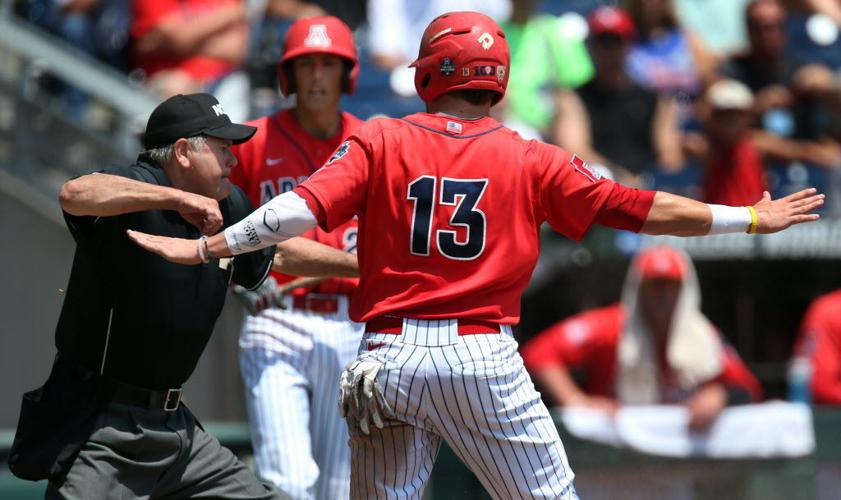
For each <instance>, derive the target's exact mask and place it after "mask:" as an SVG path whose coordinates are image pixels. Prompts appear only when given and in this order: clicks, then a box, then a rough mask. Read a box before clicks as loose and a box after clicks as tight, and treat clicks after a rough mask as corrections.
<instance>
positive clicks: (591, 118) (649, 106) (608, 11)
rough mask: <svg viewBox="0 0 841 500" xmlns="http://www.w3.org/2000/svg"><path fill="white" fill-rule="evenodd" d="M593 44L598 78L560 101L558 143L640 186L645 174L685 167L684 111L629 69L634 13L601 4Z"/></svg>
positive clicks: (592, 19) (592, 21) (593, 18)
mask: <svg viewBox="0 0 841 500" xmlns="http://www.w3.org/2000/svg"><path fill="white" fill-rule="evenodd" d="M588 26H589V36H588V40H587V42H588V47H589V49H590V54H591V56H592V59H593V64H594V66H595V68H596V70H595V75H594V77H593V78H592V79H591V80H590V81H588V82H587V83H585V84H584V85H582V86H581V87H579V88H578V89H575V90H566V91H562V92H561V93H560V94H559V95H558V98H557V100H556V103H557V108H558V115H557V118H556V123H555V131H554V133H555V136H554V140H555V142H556V143H557V144H558V145H560V146H561V147H563V148H565V149H567V150H569V151H577V152H578V154H580V155H581V156H582V157H583V158H584V159H585V160H586V161H587V162H588V163H590V164H591V165H593V164H596V165H601V166H603V167H606V168H607V169H609V170H610V172H611V173H612V175H613V177H614V178H616V179H617V180H619V181H620V182H622V183H625V184H633V185H640V184H641V182H642V180H641V178H640V174H642V173H643V172H645V171H650V170H653V169H655V168H658V167H659V168H662V169H664V170H668V171H675V170H678V169H680V168H681V166H682V164H683V157H682V152H681V135H680V130H679V125H678V111H677V104H676V103H675V100H674V99H673V98H671V97H665V96H663V97H658V96H657V94H656V93H654V92H653V91H651V90H647V89H644V88H642V87H640V86H639V85H637V84H636V83H634V82H633V81H632V80H631V79H630V78H629V76H628V73H627V72H626V70H625V62H626V55H627V53H628V50H629V47H630V45H631V43H632V41H633V39H634V36H635V29H634V24H633V21H631V18H630V16H628V14H627V13H626V12H625V11H623V10H621V9H617V8H614V7H600V8H599V9H596V10H595V11H593V12H592V13H591V14H590V16H589V17H588Z"/></svg>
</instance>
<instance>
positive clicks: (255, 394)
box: [240, 298, 362, 500]
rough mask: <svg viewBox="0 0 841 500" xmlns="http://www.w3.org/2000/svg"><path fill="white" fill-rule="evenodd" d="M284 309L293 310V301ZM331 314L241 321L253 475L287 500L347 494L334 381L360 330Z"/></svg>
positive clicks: (268, 314)
mask: <svg viewBox="0 0 841 500" xmlns="http://www.w3.org/2000/svg"><path fill="white" fill-rule="evenodd" d="M289 302H290V304H289V305H290V306H291V300H290V301H289ZM340 302H341V307H340V311H339V312H338V313H336V314H319V313H312V312H307V311H300V310H292V309H291V308H289V309H287V310H281V309H277V308H272V309H269V310H267V311H264V312H263V313H262V314H260V315H259V316H249V317H248V318H246V320H245V325H244V327H243V332H242V334H241V336H240V369H241V372H242V377H243V381H244V383H245V390H246V395H245V396H246V398H245V399H246V407H247V409H248V417H249V423H250V425H251V436H252V442H253V444H254V459H255V464H256V467H257V475H258V476H259V477H260V478H261V479H263V480H265V481H268V482H271V483H273V484H275V485H276V486H277V487H278V488H280V489H281V490H282V491H283V492H285V493H286V494H288V495H289V496H290V497H291V498H293V499H296V500H298V499H301V500H309V499H319V500H321V499H324V500H333V499H342V498H347V497H348V495H349V493H348V490H349V478H350V449H349V448H348V446H347V440H348V433H347V426H346V424H345V422H344V420H342V418H341V417H340V416H339V412H338V405H337V402H338V400H339V376H340V374H341V372H342V369H343V368H344V367H345V365H346V364H347V363H349V362H350V361H352V360H353V359H354V357H355V355H356V352H357V349H358V347H359V338H360V336H361V334H362V325H361V324H359V323H353V322H352V321H350V320H349V318H348V317H347V300H346V298H343V300H341V301H340Z"/></svg>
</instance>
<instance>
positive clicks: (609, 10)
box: [587, 6, 637, 40]
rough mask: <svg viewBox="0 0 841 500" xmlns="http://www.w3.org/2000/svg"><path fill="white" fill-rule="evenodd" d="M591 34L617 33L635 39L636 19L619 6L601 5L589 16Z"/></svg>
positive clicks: (628, 38) (588, 23) (625, 37)
mask: <svg viewBox="0 0 841 500" xmlns="http://www.w3.org/2000/svg"><path fill="white" fill-rule="evenodd" d="M587 26H588V27H589V28H590V36H596V35H617V36H619V37H622V38H624V39H625V40H633V39H634V37H635V36H636V35H637V30H636V28H635V27H634V21H633V20H632V19H631V16H630V15H628V13H627V12H625V11H624V10H622V9H620V8H617V7H608V6H604V7H599V8H598V9H596V10H594V11H593V12H592V13H590V15H589V16H588V17H587Z"/></svg>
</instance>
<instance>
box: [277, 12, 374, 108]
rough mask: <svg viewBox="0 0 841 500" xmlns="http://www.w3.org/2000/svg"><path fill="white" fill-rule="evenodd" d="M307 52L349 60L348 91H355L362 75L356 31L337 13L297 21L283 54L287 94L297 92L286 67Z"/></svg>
mask: <svg viewBox="0 0 841 500" xmlns="http://www.w3.org/2000/svg"><path fill="white" fill-rule="evenodd" d="M305 54H333V55H336V56H339V57H343V58H345V59H347V60H348V61H350V63H351V69H350V74H349V75H348V79H347V84H346V85H347V88H345V89H343V90H344V91H345V92H347V93H348V94H353V90H354V88H356V79H357V78H358V77H359V60H358V59H357V56H356V44H355V43H354V41H353V33H352V32H351V31H350V28H348V26H347V25H346V24H345V23H344V22H342V20H341V19H339V18H338V17H334V16H318V17H304V18H301V19H298V20H297V21H295V22H294V23H293V24H292V26H290V27H289V31H287V32H286V38H285V39H284V40H283V55H282V56H281V57H280V71H278V78H279V83H280V91H281V92H283V94H284V95H289V94H292V93H294V92H295V89H294V85H293V82H290V81H288V79H287V77H286V72H285V71H284V70H283V67H284V65H286V64H287V63H288V62H289V61H291V60H292V59H293V58H295V57H298V56H302V55H305Z"/></svg>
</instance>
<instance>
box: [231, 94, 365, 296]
mask: <svg viewBox="0 0 841 500" xmlns="http://www.w3.org/2000/svg"><path fill="white" fill-rule="evenodd" d="M341 121H342V123H341V126H340V129H339V131H338V132H337V133H336V134H335V135H334V136H333V137H330V138H329V139H318V138H315V137H313V136H311V135H310V134H308V133H307V132H306V131H305V130H304V129H302V128H301V126H300V125H298V122H297V120H295V115H294V112H293V111H292V110H285V111H280V112H278V113H276V114H274V115H272V116H264V117H262V118H258V119H256V120H253V121H251V122H248V124H249V125H251V126H253V127H257V132H256V133H255V134H254V136H253V137H252V138H251V140H249V141H246V142H244V143H242V144H239V145H236V146H233V147H232V148H231V151H232V152H233V153H234V155H236V157H237V159H238V160H239V164H238V165H237V166H236V167H234V169H233V170H232V171H231V177H230V180H231V182H233V183H234V184H236V185H238V186H239V187H241V188H242V190H243V191H245V193H246V194H247V195H248V197H249V198H250V199H251V203H252V204H253V205H254V206H255V207H257V206H260V205H263V204H264V203H266V202H267V201H269V200H271V199H272V198H274V197H275V196H277V195H279V194H282V193H285V192H286V191H291V190H292V189H294V188H295V186H297V185H298V184H299V183H300V182H303V181H304V180H305V179H306V178H307V177H309V176H310V174H312V173H313V172H315V171H316V170H317V169H318V168H319V167H320V166H321V165H322V164H323V163H324V162H325V161H326V160H327V159H328V158H330V155H331V154H332V153H333V152H334V151H335V150H336V148H337V146H338V145H339V144H340V143H341V142H342V141H343V140H344V139H346V138H347V136H348V135H349V134H350V133H351V132H352V131H353V130H355V129H356V128H357V127H359V126H360V125H361V124H362V123H363V122H362V120H360V119H358V118H356V117H355V116H353V115H351V114H349V113H342V114H341ZM301 236H304V237H306V238H309V239H312V240H315V241H318V242H320V243H324V244H325V245H329V246H331V247H334V248H338V249H341V250H344V251H348V252H349V251H355V250H356V236H357V223H356V221H355V220H350V221H348V222H347V223H345V224H341V225H340V226H338V227H336V228H335V230H333V231H331V232H329V233H328V232H326V231H324V230H322V229H320V228H315V229H313V230H311V231H307V232H306V233H304V234H302V235H301ZM272 274H273V276H275V278H276V279H277V280H278V283H284V282H287V281H290V280H292V279H293V277H292V276H288V275H284V274H280V273H275V272H273V273H272ZM357 282H358V280H356V279H344V278H343V279H332V280H325V281H323V282H321V283H320V284H319V285H317V286H316V287H315V290H317V291H319V292H323V293H346V294H350V293H352V292H353V290H355V289H356V284H357ZM296 293H299V294H300V293H305V292H304V291H297V292H296Z"/></svg>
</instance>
